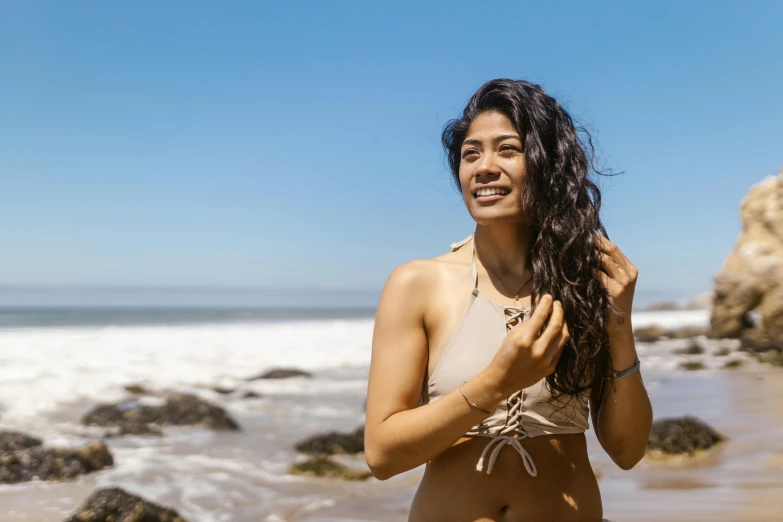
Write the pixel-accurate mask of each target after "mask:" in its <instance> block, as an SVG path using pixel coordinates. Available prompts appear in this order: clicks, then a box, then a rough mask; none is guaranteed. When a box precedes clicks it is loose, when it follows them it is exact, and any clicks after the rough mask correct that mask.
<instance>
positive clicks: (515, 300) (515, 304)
mask: <svg viewBox="0 0 783 522" xmlns="http://www.w3.org/2000/svg"><path fill="white" fill-rule="evenodd" d="M474 241H475V239H474ZM473 249H474V250H475V251H476V257H477V258H478V259H479V261H481V264H482V265H483V266H484V267H485V268H489V270H490V271H491V272H492V273H493V274H495V277H497V279H498V281H500V284H501V285H503V289H504V290H505V291H506V292H508V287H507V286H506V284H505V283H503V280H502V279H501V278H500V277H499V276H498V274H497V272H495V271H494V270H493V269H492V267H491V266H489V265H487V264H485V263H484V260H483V259H481V256H480V255H479V252H478V248H476V245H475V243H474V244H473ZM532 278H533V276H532V275H531V276H530V277H528V278H527V280H525V282H524V283H522V286H520V287H519V290H517V291H516V292H514V307H517V301H518V300H519V292H521V291H522V289H523V288H525V285H526V284H528V282H530V280H531V279H532ZM517 308H518V307H517Z"/></svg>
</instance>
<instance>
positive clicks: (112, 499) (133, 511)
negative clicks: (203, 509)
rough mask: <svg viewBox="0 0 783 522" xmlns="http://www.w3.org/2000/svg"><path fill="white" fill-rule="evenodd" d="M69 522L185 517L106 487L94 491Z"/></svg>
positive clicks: (179, 521)
mask: <svg viewBox="0 0 783 522" xmlns="http://www.w3.org/2000/svg"><path fill="white" fill-rule="evenodd" d="M65 522H185V519H184V518H182V517H181V516H179V514H178V513H177V512H176V511H174V510H173V509H168V508H165V507H162V506H159V505H157V504H153V503H152V502H149V501H147V500H144V499H143V498H141V497H139V496H137V495H133V494H131V493H128V492H127V491H124V490H122V489H120V488H106V489H99V490H97V491H95V492H93V494H92V495H90V496H89V497H88V498H87V500H85V501H84V503H83V504H82V505H81V507H80V508H79V509H78V510H77V511H76V513H75V514H73V515H71V516H70V517H68V518H67V519H66V520H65Z"/></svg>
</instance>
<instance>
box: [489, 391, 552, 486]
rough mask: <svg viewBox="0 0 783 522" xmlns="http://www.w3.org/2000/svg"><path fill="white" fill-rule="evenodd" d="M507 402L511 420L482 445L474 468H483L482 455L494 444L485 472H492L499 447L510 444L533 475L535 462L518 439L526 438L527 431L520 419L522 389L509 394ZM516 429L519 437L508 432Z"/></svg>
mask: <svg viewBox="0 0 783 522" xmlns="http://www.w3.org/2000/svg"><path fill="white" fill-rule="evenodd" d="M507 402H508V403H510V404H511V408H509V410H508V419H511V422H508V421H507V422H506V425H505V426H504V427H503V428H502V429H501V430H500V431H499V432H498V433H497V434H496V435H494V436H493V438H492V440H491V441H489V442H488V443H487V445H486V446H485V447H484V451H482V452H481V457H480V458H479V461H478V464H476V470H477V471H481V470H482V469H483V468H484V457H485V456H486V454H487V451H489V449H490V447H491V446H493V445H494V446H495V448H494V449H493V450H492V453H490V455H489V465H488V466H487V474H489V473H491V472H492V467H493V466H494V465H495V459H497V456H498V454H499V453H500V449H501V448H502V447H503V446H511V447H512V448H514V449H515V450H516V451H517V453H519V455H520V456H521V457H522V462H523V463H524V464H525V469H526V470H527V472H528V473H530V475H531V476H533V477H535V476H536V475H537V474H538V470H537V469H536V464H535V462H533V457H532V456H531V455H530V453H529V452H528V451H527V450H526V449H525V448H524V446H522V444H521V443H520V442H519V441H520V440H523V439H526V438H527V437H528V434H527V432H526V431H524V428H522V419H521V418H520V417H521V414H522V411H521V409H522V390H519V391H517V392H515V393H513V394H512V395H510V396H509V398H508V401H507ZM520 428H522V429H520ZM517 430H519V437H513V436H511V435H509V433H511V432H513V431H517Z"/></svg>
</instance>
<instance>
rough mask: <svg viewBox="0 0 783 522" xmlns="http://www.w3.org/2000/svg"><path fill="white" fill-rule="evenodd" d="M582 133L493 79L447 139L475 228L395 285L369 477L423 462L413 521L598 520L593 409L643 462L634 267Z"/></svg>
mask: <svg viewBox="0 0 783 522" xmlns="http://www.w3.org/2000/svg"><path fill="white" fill-rule="evenodd" d="M578 130H582V131H583V130H584V129H577V128H576V127H575V126H574V123H573V121H572V119H571V117H570V116H569V115H568V113H567V112H566V111H565V110H564V109H563V107H561V106H560V104H558V102H557V101H556V100H554V99H553V98H552V97H550V96H549V95H547V94H546V93H545V92H544V91H543V90H542V89H541V87H540V86H538V85H535V84H532V83H529V82H526V81H512V80H505V79H500V80H492V81H490V82H487V83H486V84H485V85H483V86H482V87H481V88H480V89H479V90H478V91H477V92H476V93H475V94H474V95H473V96H472V97H471V99H470V101H469V102H468V105H467V107H466V108H465V110H464V111H463V114H462V117H461V118H460V119H457V120H453V121H451V122H449V123H448V124H447V126H446V128H445V129H444V131H443V145H444V147H445V149H446V152H447V155H448V160H449V165H450V168H451V171H452V174H453V178H454V181H455V184H456V186H457V187H458V188H459V190H460V192H461V193H462V197H463V198H464V201H465V206H466V207H467V210H468V212H469V213H470V215H471V217H472V218H473V219H474V220H475V222H476V227H475V231H474V232H473V233H472V234H470V236H468V237H467V238H465V239H463V240H462V241H457V242H454V243H452V244H451V251H450V252H447V253H445V254H443V255H440V256H438V257H435V258H432V259H426V260H414V261H410V262H408V263H405V264H403V265H401V266H399V267H397V268H396V269H395V270H394V271H393V272H392V274H391V275H390V276H389V279H388V281H387V282H386V285H385V287H384V289H383V293H382V295H381V299H380V302H379V305H378V309H377V313H376V318H375V330H374V333H373V344H372V362H371V367H370V377H369V385H368V395H367V420H366V428H365V455H366V459H367V463H368V465H369V466H370V469H371V470H372V472H373V474H374V475H375V476H376V477H378V478H379V479H381V480H383V479H387V478H389V477H392V476H394V475H397V474H398V473H401V472H403V471H407V470H410V469H413V468H415V467H417V466H419V465H421V464H426V468H425V471H424V476H423V478H422V481H421V484H420V485H419V488H418V490H417V492H416V496H415V498H414V500H413V504H412V506H411V510H410V515H409V522H461V521H465V522H477V521H507V522H512V521H513V522H522V521H569V522H570V521H589V522H598V521H601V520H602V517H603V509H602V505H601V496H600V493H599V490H598V484H597V482H596V479H595V476H594V474H593V470H592V469H591V467H590V462H589V460H588V457H587V448H586V444H585V435H584V431H585V430H586V429H588V428H589V425H588V411H590V413H591V414H592V424H593V427H594V429H595V430H596V435H597V436H598V439H599V441H600V443H601V445H602V446H603V448H604V449H605V450H606V452H607V453H608V454H609V456H610V457H611V458H612V460H613V461H614V462H615V463H617V465H618V466H620V467H621V468H622V469H630V468H632V467H633V466H634V465H635V464H636V463H637V462H639V460H640V459H641V458H642V456H643V455H644V450H645V447H646V443H647V436H648V434H649V432H650V426H651V423H652V410H651V406H650V402H649V400H648V397H647V393H646V391H645V388H644V385H643V383H642V379H641V374H640V372H639V361H638V358H637V357H636V350H635V346H634V338H633V331H632V328H631V308H632V301H633V293H634V287H635V284H636V278H637V270H636V267H634V265H633V264H631V262H630V261H629V260H628V259H627V258H626V257H625V255H623V253H622V252H621V251H620V249H619V248H617V246H616V245H614V244H613V243H612V242H610V241H609V240H608V239H607V238H606V233H605V229H604V226H603V224H602V223H601V220H600V218H599V210H600V206H601V196H600V192H599V190H598V188H597V186H596V185H595V184H594V183H593V182H592V181H590V179H588V174H589V171H590V170H591V169H592V170H593V171H595V172H598V171H596V170H595V169H594V168H593V167H592V162H593V147H592V143H591V141H590V140H589V135H588V139H587V146H586V145H585V143H584V142H583V140H581V139H580V138H579V135H578V132H577V131H578ZM599 174H600V172H599ZM588 405H589V410H588Z"/></svg>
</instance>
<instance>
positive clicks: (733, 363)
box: [723, 359, 745, 370]
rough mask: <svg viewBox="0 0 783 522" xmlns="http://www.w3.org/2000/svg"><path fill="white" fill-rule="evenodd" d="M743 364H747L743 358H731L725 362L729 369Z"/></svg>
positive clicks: (724, 365) (725, 366)
mask: <svg viewBox="0 0 783 522" xmlns="http://www.w3.org/2000/svg"><path fill="white" fill-rule="evenodd" d="M743 364H745V362H744V361H743V360H742V359H729V360H728V361H726V362H725V363H723V367H724V368H726V369H727V370H729V369H732V368H739V367H740V366H742V365H743Z"/></svg>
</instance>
